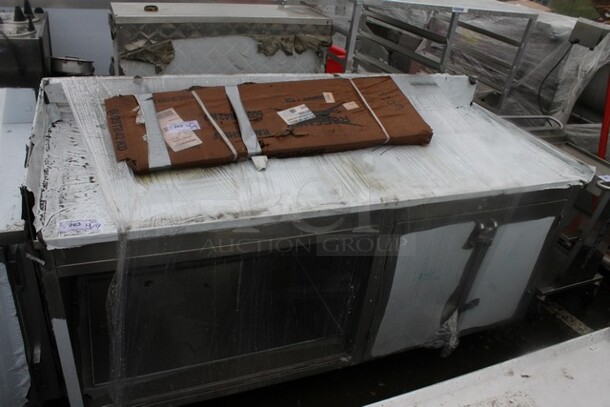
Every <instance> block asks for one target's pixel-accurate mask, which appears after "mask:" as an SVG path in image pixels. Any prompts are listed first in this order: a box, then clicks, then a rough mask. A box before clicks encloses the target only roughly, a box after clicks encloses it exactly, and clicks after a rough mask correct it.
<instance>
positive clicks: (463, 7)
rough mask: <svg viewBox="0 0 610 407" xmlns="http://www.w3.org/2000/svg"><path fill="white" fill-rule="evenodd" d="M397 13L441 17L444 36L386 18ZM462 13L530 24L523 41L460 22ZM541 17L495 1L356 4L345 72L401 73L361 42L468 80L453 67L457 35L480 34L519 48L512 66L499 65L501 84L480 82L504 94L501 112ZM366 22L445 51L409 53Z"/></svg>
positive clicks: (373, 0) (363, 0) (366, 0)
mask: <svg viewBox="0 0 610 407" xmlns="http://www.w3.org/2000/svg"><path fill="white" fill-rule="evenodd" d="M396 9H403V10H407V9H417V10H423V11H431V12H434V13H438V14H439V16H440V18H441V19H446V20H447V22H448V29H447V31H446V33H445V34H444V35H440V34H438V33H436V32H433V31H431V30H429V29H427V28H422V27H417V26H415V25H413V24H411V23H409V22H406V21H403V20H400V19H397V18H395V17H394V16H390V15H388V13H386V11H391V10H396ZM464 14H468V15H475V16H485V15H487V16H494V17H509V18H514V19H516V20H519V19H520V20H523V19H525V20H526V24H525V28H524V30H523V33H522V36H521V37H520V38H517V39H514V38H509V37H507V36H504V35H501V34H498V33H495V32H493V31H489V30H486V29H484V28H482V27H479V26H477V25H474V24H472V23H470V22H465V21H461V20H460V17H461V16H462V15H464ZM537 18H538V14H537V13H536V12H535V11H529V10H527V9H526V8H523V7H516V6H513V5H509V4H503V3H500V2H498V1H492V0H461V1H457V2H452V1H441V0H433V1H423V0H396V1H382V0H354V7H353V12H352V19H351V25H350V29H349V33H348V37H347V43H346V51H347V57H346V71H347V72H357V71H358V66H360V65H362V66H365V67H368V68H373V69H375V70H379V71H382V72H390V73H400V72H401V70H400V69H398V68H396V67H393V66H390V65H389V64H388V63H387V62H385V61H382V60H379V59H377V58H375V57H373V56H371V55H369V54H367V53H366V51H365V50H361V49H357V47H356V44H357V42H358V41H359V40H364V41H369V42H372V43H374V44H377V45H379V46H381V47H384V48H386V49H388V50H390V51H392V52H397V53H399V54H401V55H404V56H406V57H407V58H409V59H411V60H413V61H416V62H419V63H421V64H422V65H425V66H427V67H429V68H432V69H434V70H436V71H439V72H447V71H452V72H455V73H461V74H465V75H471V74H472V72H468V71H467V70H464V71H462V70H460V69H458V68H457V67H454V66H452V67H449V61H450V57H451V50H452V48H453V47H454V46H455V39H456V30H457V28H458V27H460V28H463V29H466V30H469V31H472V32H475V33H477V34H480V35H483V36H486V37H489V38H491V39H493V40H497V41H499V42H501V43H504V44H508V45H510V46H512V47H514V48H515V54H514V56H513V59H512V61H511V62H505V61H498V66H501V67H502V68H504V69H506V71H507V74H506V77H505V78H504V81H503V84H502V85H501V86H498V84H496V83H493V82H491V81H485V80H481V82H482V83H483V84H485V85H487V86H489V87H490V88H492V89H493V90H495V91H496V92H498V93H499V94H500V95H501V98H500V102H499V105H498V108H501V107H502V105H503V103H504V100H505V98H506V97H507V96H508V94H509V92H510V89H511V87H512V84H513V80H514V78H515V74H516V72H517V68H518V67H519V65H520V63H521V59H522V57H523V53H524V50H525V47H526V45H527V41H528V39H529V36H530V33H531V31H532V28H533V26H534V24H535V22H536V20H537ZM367 23H372V24H374V25H377V26H380V27H383V28H384V29H387V30H390V31H392V32H394V33H397V34H407V35H412V36H413V35H414V36H416V37H421V38H423V39H426V40H429V41H431V42H434V43H436V44H440V45H441V46H442V47H443V48H442V51H441V55H440V57H439V56H435V55H430V54H426V53H419V52H415V51H413V50H410V49H407V48H406V47H404V46H401V45H399V44H397V43H395V42H393V41H391V40H389V39H387V38H383V37H382V36H380V35H377V34H375V33H372V32H370V31H368V30H366V25H367Z"/></svg>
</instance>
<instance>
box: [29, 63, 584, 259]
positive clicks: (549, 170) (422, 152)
mask: <svg viewBox="0 0 610 407" xmlns="http://www.w3.org/2000/svg"><path fill="white" fill-rule="evenodd" d="M393 77H394V79H395V81H396V82H397V83H398V85H399V87H400V88H401V89H402V90H403V91H404V93H405V94H406V95H407V97H409V99H410V100H411V102H412V103H413V105H414V107H415V108H416V109H417V110H418V112H419V113H420V114H421V116H422V117H423V118H424V120H425V121H426V122H427V123H429V124H430V126H431V127H432V129H433V131H434V134H435V139H434V142H433V143H431V145H429V146H427V147H388V148H373V149H366V150H361V151H353V152H346V153H340V154H328V155H322V156H315V157H304V158H292V159H272V160H270V161H269V164H268V167H267V170H266V171H265V172H262V173H257V172H256V171H254V170H253V168H252V166H251V164H249V163H237V164H235V165H230V166H228V167H225V168H208V169H194V170H187V171H169V172H164V173H160V174H154V175H149V176H144V177H137V178H136V177H134V176H133V174H132V173H131V171H130V170H129V169H128V168H127V166H126V165H124V164H122V163H121V164H118V165H117V163H116V160H115V157H114V153H113V150H112V147H111V146H110V138H109V137H108V134H107V131H106V129H105V120H106V119H105V113H104V110H103V105H102V104H101V103H100V101H101V100H103V99H105V98H108V97H110V96H114V95H117V94H119V93H123V94H125V93H132V94H135V93H138V92H148V91H150V92H155V91H164V90H171V89H182V88H186V87H189V86H191V85H201V86H205V85H220V84H224V85H227V84H236V83H240V82H247V81H274V80H280V79H281V80H297V79H306V78H313V76H302V75H294V76H291V75H286V76H282V77H277V76H265V75H256V76H255V75H250V76H241V77H237V76H226V77H225V76H200V77H176V78H172V77H164V78H147V79H145V80H144V81H143V82H137V81H136V82H134V81H133V79H130V78H113V79H110V78H87V79H85V78H83V79H61V80H53V81H52V83H53V85H52V86H49V87H48V88H47V94H48V95H49V97H50V98H51V101H52V102H53V101H54V100H57V101H62V100H63V103H65V102H66V101H69V103H70V104H71V105H72V106H78V109H75V110H74V113H75V115H76V118H75V119H71V120H64V123H58V124H57V125H56V126H55V127H50V128H49V127H47V130H43V131H39V132H37V133H36V134H35V135H34V139H33V140H32V141H33V143H34V146H35V151H34V152H33V154H32V157H36V158H35V159H30V168H29V175H30V176H29V181H28V186H29V188H30V189H31V190H32V191H34V193H35V194H36V196H37V208H36V225H35V226H36V228H37V230H38V231H40V232H41V233H42V236H43V237H44V239H45V241H46V243H47V244H48V245H49V246H50V247H51V248H53V247H60V248H61V247H73V246H80V245H86V244H91V243H98V242H103V241H114V240H116V239H117V236H118V234H120V233H121V231H122V230H126V229H129V230H130V233H132V234H134V237H147V236H148V237H154V236H159V235H167V234H174V233H186V232H200V231H204V230H216V229H218V228H220V227H222V228H226V227H250V226H255V225H257V224H264V223H269V222H276V221H278V220H291V219H297V218H298V219H302V218H307V217H318V216H324V215H325V214H334V213H336V212H337V211H341V212H344V213H353V212H358V211H360V210H362V209H366V210H370V211H372V210H376V209H380V208H387V207H408V206H415V205H419V204H423V203H428V202H439V201H445V200H451V199H455V197H458V196H459V197H462V198H466V197H477V196H490V195H497V194H504V193H521V192H528V191H533V190H540V189H546V188H565V187H567V186H569V185H574V184H580V183H582V182H588V180H589V179H590V178H591V176H592V171H591V170H590V169H589V168H586V167H583V166H581V165H580V164H578V163H577V162H575V161H574V160H573V159H571V158H569V157H567V156H564V155H562V154H561V153H558V152H556V151H555V150H553V149H552V148H551V147H548V146H546V144H544V143H542V142H539V141H537V140H535V139H534V138H532V137H530V136H528V135H527V134H526V133H524V132H522V131H521V130H519V129H518V128H516V127H514V126H513V125H510V124H508V123H506V122H504V121H502V120H500V119H498V118H496V117H495V116H493V115H491V114H490V113H488V112H487V111H485V110H484V109H481V108H480V107H478V106H476V105H474V106H471V105H470V98H469V97H468V95H470V96H471V95H472V91H473V87H472V86H471V85H469V84H468V81H467V80H466V79H465V78H463V77H462V78H460V77H449V76H445V75H437V76H430V77H417V76H411V77H410V76H405V75H397V76H393ZM66 98H67V100H66ZM52 106H53V103H51V104H50V105H43V104H41V108H42V109H44V110H45V111H46V110H49V109H51V107H52ZM43 113H44V112H39V116H40V119H41V120H42V116H43ZM68 114H69V113H68ZM39 127H44V126H43V125H41V124H40V123H35V128H39ZM83 135H86V137H83ZM45 137H46V139H47V142H44V141H43V139H44V138H45ZM45 144H46V145H47V151H42V150H41V148H42V146H43V145H45ZM500 152H501V153H500ZM517 160H518V161H519V163H520V165H519V166H515V165H514V163H515V162H516V161H517ZM61 163H66V164H67V166H66V165H65V164H64V165H61ZM405 182H407V184H405ZM405 185H407V186H408V187H405ZM71 190H74V192H73V193H68V191H71ZM144 203H146V204H144ZM71 221H91V222H89V223H88V225H89V226H86V225H80V226H78V225H77V226H74V225H73V226H70V222H71ZM85 223H87V222H85Z"/></svg>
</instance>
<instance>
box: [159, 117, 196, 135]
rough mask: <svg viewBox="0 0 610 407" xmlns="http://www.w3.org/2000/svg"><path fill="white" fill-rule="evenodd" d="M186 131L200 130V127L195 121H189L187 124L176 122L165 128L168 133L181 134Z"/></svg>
mask: <svg viewBox="0 0 610 407" xmlns="http://www.w3.org/2000/svg"><path fill="white" fill-rule="evenodd" d="M188 130H192V131H193V130H201V127H199V123H198V122H197V120H191V121H188V122H176V123H170V124H169V125H168V126H167V131H169V132H170V133H181V132H183V131H188Z"/></svg>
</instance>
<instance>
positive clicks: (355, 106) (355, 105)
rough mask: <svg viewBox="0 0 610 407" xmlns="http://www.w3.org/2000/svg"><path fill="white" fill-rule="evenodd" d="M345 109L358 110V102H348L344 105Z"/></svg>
mask: <svg viewBox="0 0 610 407" xmlns="http://www.w3.org/2000/svg"><path fill="white" fill-rule="evenodd" d="M343 107H344V108H345V110H354V109H358V107H359V106H358V103H356V102H347V103H344V104H343Z"/></svg>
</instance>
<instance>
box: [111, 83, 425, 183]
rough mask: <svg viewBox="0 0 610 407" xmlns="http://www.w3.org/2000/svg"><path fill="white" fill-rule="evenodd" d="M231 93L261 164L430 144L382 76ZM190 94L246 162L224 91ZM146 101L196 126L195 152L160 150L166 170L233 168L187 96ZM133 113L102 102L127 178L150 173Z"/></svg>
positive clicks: (122, 102)
mask: <svg viewBox="0 0 610 407" xmlns="http://www.w3.org/2000/svg"><path fill="white" fill-rule="evenodd" d="M356 87H357V89H358V91H359V92H360V94H361V95H362V96H363V97H364V99H363V98H362V97H361V96H360V94H359V92H358V91H357V90H356ZM238 89H239V93H240V97H241V101H242V104H243V106H244V108H245V110H246V112H247V115H248V118H249V121H250V124H251V126H252V128H253V129H254V131H255V133H256V135H257V140H258V142H259V145H260V147H261V149H262V153H263V154H265V155H267V156H269V157H291V156H300V155H310V154H323V153H331V152H337V151H345V150H353V149H359V148H365V147H371V146H376V145H381V144H389V145H408V144H427V143H429V142H430V139H431V137H432V130H431V129H430V127H429V126H428V125H427V124H426V123H425V122H424V120H423V119H422V118H421V116H420V115H419V114H418V113H417V111H416V110H415V109H414V108H413V106H412V105H411V103H410V102H409V100H408V99H407V98H406V97H405V96H404V95H403V93H402V92H401V91H400V89H398V87H397V86H396V84H395V83H394V81H393V80H392V78H390V77H387V76H381V77H366V78H356V79H354V80H353V81H350V80H349V79H343V78H334V79H318V80H308V81H292V82H274V83H256V84H255V83H248V84H242V85H239V87H238ZM194 91H195V92H196V93H197V95H198V96H199V98H200V99H201V100H202V102H203V104H204V105H205V107H206V108H207V110H208V112H209V114H210V116H211V117H212V118H213V120H214V121H215V122H216V124H217V125H218V126H219V127H220V128H221V129H222V131H223V132H224V133H225V135H226V137H227V138H228V139H229V140H230V142H231V144H232V145H233V147H234V149H235V151H236V152H237V158H238V159H244V158H247V156H248V152H247V149H246V147H245V145H244V143H243V141H242V139H241V135H240V132H239V126H238V122H237V120H236V116H235V113H234V112H233V109H232V106H231V104H230V102H229V99H228V97H227V96H226V93H225V88H224V87H211V88H197V89H194ZM153 100H154V104H155V110H156V111H157V113H161V112H167V111H168V109H174V112H175V113H176V114H177V115H178V116H179V117H177V119H179V120H181V121H183V122H193V121H195V122H196V124H197V127H196V128H197V129H195V130H192V131H193V132H194V133H195V135H196V137H198V138H199V140H201V143H200V144H199V145H196V146H194V147H191V148H187V149H184V150H182V151H173V150H172V148H170V146H169V145H168V146H167V149H168V151H169V156H170V160H171V166H172V167H175V168H184V167H193V166H214V165H221V164H227V163H230V162H233V161H235V155H234V154H233V153H232V151H231V149H230V148H229V146H227V143H226V142H225V141H224V140H223V138H222V137H221V135H220V134H219V132H217V131H216V130H215V128H214V126H213V124H212V123H211V122H210V121H209V120H208V118H207V117H206V115H205V114H204V112H203V111H202V109H201V107H200V106H199V105H198V104H197V101H196V99H195V97H194V96H193V95H192V93H191V91H187V90H185V91H177V92H163V93H156V94H154V95H153ZM303 105H304V106H303ZM137 108H138V102H137V101H136V99H135V97H133V96H117V97H114V98H110V99H107V100H106V112H107V116H108V122H109V125H110V127H109V129H110V133H111V136H112V139H113V144H114V148H115V152H116V157H117V160H118V161H122V160H126V161H127V163H128V165H129V166H130V167H131V168H132V169H133V170H134V172H136V173H145V172H149V171H153V170H155V168H149V166H148V145H147V142H146V140H145V137H144V135H145V134H146V126H145V125H144V124H138V123H136V116H137V110H138V109H137ZM371 110H372V111H373V112H374V113H375V114H374V115H373V114H372V113H371ZM293 112H294V113H295V114H293ZM299 112H300V114H301V115H299ZM378 121H379V122H380V123H381V125H380V123H379V122H378ZM289 123H290V124H289Z"/></svg>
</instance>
